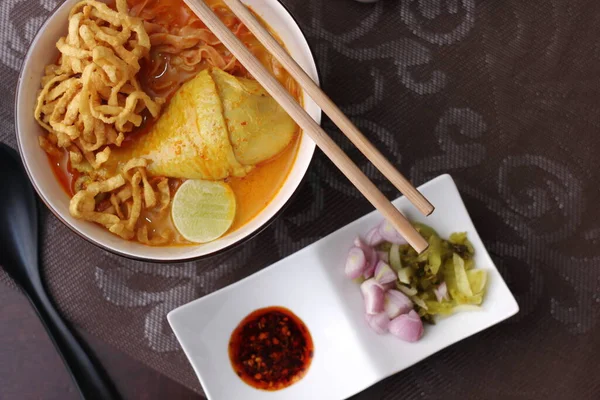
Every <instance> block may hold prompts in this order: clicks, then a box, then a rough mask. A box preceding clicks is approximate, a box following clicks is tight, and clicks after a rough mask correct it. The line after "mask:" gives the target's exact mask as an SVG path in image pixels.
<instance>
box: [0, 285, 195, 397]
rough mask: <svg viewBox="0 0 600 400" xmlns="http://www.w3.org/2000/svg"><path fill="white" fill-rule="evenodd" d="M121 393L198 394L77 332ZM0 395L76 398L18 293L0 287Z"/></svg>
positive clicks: (71, 385)
mask: <svg viewBox="0 0 600 400" xmlns="http://www.w3.org/2000/svg"><path fill="white" fill-rule="evenodd" d="M80 334H82V336H83V338H84V340H85V341H86V342H87V343H88V344H89V345H90V347H91V348H92V349H93V351H94V352H95V353H96V355H97V356H98V358H99V359H100V362H101V363H102V364H103V365H104V366H105V368H106V369H107V371H108V373H109V375H110V377H111V378H112V379H113V380H114V382H115V383H116V385H117V388H118V390H119V392H120V393H121V394H122V395H123V398H124V399H138V400H154V399H165V398H170V399H182V400H196V399H203V397H202V396H200V395H199V394H197V393H195V392H193V391H192V390H190V389H188V388H186V387H184V386H182V385H181V384H179V383H177V382H175V381H173V380H171V379H169V378H167V377H166V376H164V375H162V374H160V373H158V372H156V371H154V370H153V369H151V368H149V367H147V366H145V365H143V364H141V363H140V362H138V361H135V360H133V359H132V358H130V357H129V356H127V355H125V354H123V353H122V352H120V351H118V350H116V349H114V348H113V347H111V346H109V345H106V344H105V343H103V342H101V341H99V340H98V339H96V338H94V337H93V336H91V335H89V334H85V333H84V332H80ZM0 360H2V362H0V399H2V400H29V399H43V400H51V399H60V400H78V399H79V396H78V393H77V389H76V388H75V386H74V385H73V383H72V382H71V378H70V377H69V375H68V373H67V371H66V369H65V368H64V366H63V363H62V360H61V359H60V357H59V355H58V353H57V352H56V351H55V349H54V346H53V345H52V342H51V341H50V339H49V338H48V336H47V335H46V332H45V330H44V328H43V326H42V324H41V323H40V322H39V320H38V318H37V316H36V315H35V312H34V311H33V310H32V309H31V307H30V306H29V303H28V301H27V299H26V298H25V297H24V296H23V294H21V293H19V292H16V291H12V290H8V289H7V288H2V289H1V290H0Z"/></svg>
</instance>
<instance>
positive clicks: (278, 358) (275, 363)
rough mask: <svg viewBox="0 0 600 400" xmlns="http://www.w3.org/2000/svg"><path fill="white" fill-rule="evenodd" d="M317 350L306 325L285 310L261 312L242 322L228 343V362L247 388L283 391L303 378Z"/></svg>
mask: <svg viewBox="0 0 600 400" xmlns="http://www.w3.org/2000/svg"><path fill="white" fill-rule="evenodd" d="M313 354H314V346H313V341H312V337H311V336H310V332H309V331H308V328H307V327H306V325H304V322H302V320H301V319H300V318H298V317H297V316H296V315H295V314H294V313H293V312H291V311H290V310H288V309H287V308H284V307H267V308H261V309H258V310H256V311H254V312H252V313H251V314H249V315H248V316H247V317H246V318H244V319H243V320H242V322H240V324H239V325H238V326H237V328H235V330H234V331H233V333H232V334H231V339H230V340H229V359H230V360H231V365H232V366H233V369H234V371H235V373H236V374H237V375H238V376H239V377H240V378H241V379H242V380H243V381H244V382H246V383H247V384H248V385H250V386H252V387H255V388H257V389H262V390H280V389H283V388H286V387H288V386H290V385H292V384H294V383H296V382H298V381H299V380H300V379H302V378H303V377H304V375H305V374H306V371H308V368H309V367H310V363H311V361H312V358H313Z"/></svg>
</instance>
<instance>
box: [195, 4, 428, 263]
mask: <svg viewBox="0 0 600 400" xmlns="http://www.w3.org/2000/svg"><path fill="white" fill-rule="evenodd" d="M184 1H185V3H186V4H187V5H188V6H189V7H190V8H191V9H192V11H193V12H194V13H195V14H196V15H197V16H198V17H199V18H200V19H201V20H202V21H203V22H204V24H206V26H207V27H208V29H210V30H211V31H212V33H213V34H214V35H215V36H216V37H217V38H218V39H219V40H220V41H221V42H222V43H223V44H224V45H225V47H227V49H228V50H229V51H230V52H231V53H232V54H233V55H234V56H235V57H236V58H237V59H238V61H239V62H240V63H241V64H242V65H243V66H244V67H246V69H247V70H248V72H250V73H251V74H252V76H253V77H254V79H256V81H257V82H258V83H260V84H261V85H262V87H263V88H264V89H265V90H266V91H267V92H268V93H269V94H270V95H271V96H273V98H274V99H275V100H276V101H277V102H278V103H279V105H281V107H282V108H283V109H284V110H285V111H286V112H287V113H288V114H289V115H290V117H291V118H293V119H294V120H295V121H296V123H297V124H298V125H299V126H300V128H302V129H303V130H304V132H306V133H307V134H308V135H309V136H310V137H311V138H312V139H313V140H314V142H315V143H316V144H317V146H319V148H320V149H321V150H322V151H323V153H325V155H326V156H327V157H329V159H330V160H331V161H332V162H333V163H334V164H335V165H336V166H337V167H338V168H339V169H340V171H341V172H342V173H343V174H344V175H345V176H346V177H347V178H348V179H349V180H350V182H352V184H353V185H354V186H356V188H357V189H358V190H359V191H360V192H361V193H362V194H363V196H365V198H367V200H369V201H370V202H371V204H373V206H375V208H377V210H379V212H380V213H381V214H382V215H383V216H384V217H385V218H386V219H388V220H389V221H390V222H391V223H392V225H393V226H394V228H396V229H397V230H398V232H400V233H401V234H402V236H404V238H405V239H406V240H407V242H408V243H409V244H410V245H411V246H412V247H413V248H414V249H415V250H416V251H417V252H418V253H421V252H423V251H425V250H426V249H427V247H428V245H429V244H428V243H427V241H426V240H425V239H424V238H423V237H422V236H421V235H420V234H419V232H417V231H416V229H415V228H414V227H413V226H412V224H411V223H410V222H409V221H408V220H407V219H406V218H405V217H404V215H402V213H400V211H398V209H396V207H394V206H393V205H392V203H390V201H389V200H388V199H387V198H386V197H385V196H384V195H383V193H381V191H379V189H377V186H375V185H374V184H373V182H371V181H370V180H369V178H368V177H367V176H366V175H365V174H364V173H363V172H362V171H361V170H360V168H358V167H357V166H356V164H354V163H353V162H352V160H351V159H350V158H349V157H348V156H347V155H346V153H344V152H343V151H342V149H340V148H339V146H338V145H337V144H336V143H335V142H334V141H333V140H332V139H331V138H330V137H329V136H328V135H327V133H325V131H323V129H321V127H320V126H319V124H317V123H316V122H315V121H314V120H313V119H312V118H311V117H310V115H308V114H307V113H306V111H304V108H302V106H300V105H299V104H298V103H297V102H296V100H295V99H294V98H293V97H292V96H291V95H290V94H289V93H288V91H287V90H285V88H283V87H282V86H281V85H280V84H279V82H278V81H277V80H276V79H275V78H274V77H273V76H272V75H271V74H270V73H269V72H268V71H267V70H266V68H265V67H263V65H262V64H261V63H260V61H259V60H258V59H257V58H256V57H254V55H253V54H252V53H251V52H250V51H249V50H248V49H247V48H246V46H244V44H243V43H242V42H240V40H239V39H238V38H237V37H236V36H235V35H234V34H233V33H232V32H231V31H230V30H229V29H228V28H227V27H226V26H225V25H224V24H223V23H222V22H221V20H220V19H219V17H218V16H217V15H216V14H215V13H214V12H213V11H212V9H211V8H210V7H209V6H208V5H206V3H204V1H203V0H184Z"/></svg>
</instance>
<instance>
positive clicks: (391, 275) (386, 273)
mask: <svg viewBox="0 0 600 400" xmlns="http://www.w3.org/2000/svg"><path fill="white" fill-rule="evenodd" d="M375 279H376V280H377V282H379V283H380V284H382V285H385V284H386V283H391V282H394V281H396V279H397V277H396V273H395V272H394V270H393V269H392V267H390V266H389V265H387V264H386V263H385V262H383V261H381V260H379V261H378V262H377V265H376V266H375Z"/></svg>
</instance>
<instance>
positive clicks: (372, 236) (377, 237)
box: [365, 227, 384, 246]
mask: <svg viewBox="0 0 600 400" xmlns="http://www.w3.org/2000/svg"><path fill="white" fill-rule="evenodd" d="M365 242H367V244H368V245H369V246H377V245H379V244H381V243H383V242H384V239H383V237H382V236H381V233H379V227H375V228H373V229H371V230H370V231H369V232H367V234H366V236H365Z"/></svg>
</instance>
